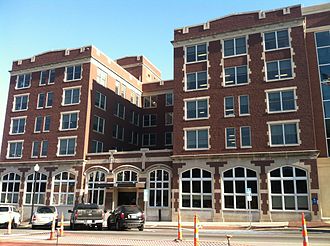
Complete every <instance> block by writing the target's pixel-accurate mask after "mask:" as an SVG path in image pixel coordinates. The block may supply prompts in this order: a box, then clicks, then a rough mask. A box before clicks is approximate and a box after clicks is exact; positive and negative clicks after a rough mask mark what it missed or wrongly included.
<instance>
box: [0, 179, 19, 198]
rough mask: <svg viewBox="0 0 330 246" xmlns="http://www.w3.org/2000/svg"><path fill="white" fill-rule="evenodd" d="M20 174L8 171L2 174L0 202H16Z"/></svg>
mask: <svg viewBox="0 0 330 246" xmlns="http://www.w3.org/2000/svg"><path fill="white" fill-rule="evenodd" d="M20 183H21V176H19V175H18V174H16V173H8V174H6V175H4V176H2V180H1V191H0V194H1V197H0V203H15V204H16V203H18V198H19V186H20Z"/></svg>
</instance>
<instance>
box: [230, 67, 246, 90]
mask: <svg viewBox="0 0 330 246" xmlns="http://www.w3.org/2000/svg"><path fill="white" fill-rule="evenodd" d="M247 83H248V74H247V66H240V67H229V68H225V86H234V85H243V84H247Z"/></svg>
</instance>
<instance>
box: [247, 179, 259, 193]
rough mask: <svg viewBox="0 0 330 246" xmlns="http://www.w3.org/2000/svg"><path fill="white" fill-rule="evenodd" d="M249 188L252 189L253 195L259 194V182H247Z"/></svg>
mask: <svg viewBox="0 0 330 246" xmlns="http://www.w3.org/2000/svg"><path fill="white" fill-rule="evenodd" d="M247 188H251V190H252V193H257V192H258V190H257V181H252V180H251V181H247Z"/></svg>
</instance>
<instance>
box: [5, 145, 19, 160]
mask: <svg viewBox="0 0 330 246" xmlns="http://www.w3.org/2000/svg"><path fill="white" fill-rule="evenodd" d="M22 152H23V141H15V142H8V149H7V158H8V159H10V158H22Z"/></svg>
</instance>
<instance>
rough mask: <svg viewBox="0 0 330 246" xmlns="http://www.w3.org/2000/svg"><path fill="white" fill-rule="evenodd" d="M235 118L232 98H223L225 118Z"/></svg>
mask: <svg viewBox="0 0 330 246" xmlns="http://www.w3.org/2000/svg"><path fill="white" fill-rule="evenodd" d="M233 116H235V111H234V97H232V96H230V97H225V117H233Z"/></svg>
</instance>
